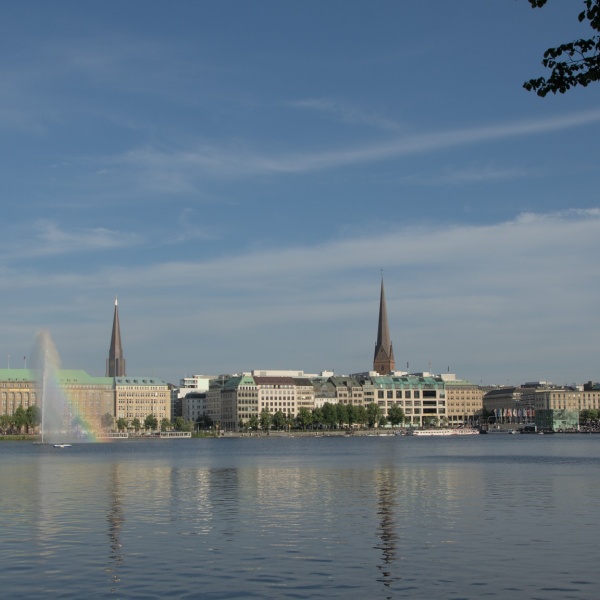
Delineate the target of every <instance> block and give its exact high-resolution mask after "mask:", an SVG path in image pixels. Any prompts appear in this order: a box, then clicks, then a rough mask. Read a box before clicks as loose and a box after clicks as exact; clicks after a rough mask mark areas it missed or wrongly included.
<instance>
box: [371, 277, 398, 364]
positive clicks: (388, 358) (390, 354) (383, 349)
mask: <svg viewBox="0 0 600 600" xmlns="http://www.w3.org/2000/svg"><path fill="white" fill-rule="evenodd" d="M395 366H396V363H395V361H394V348H393V347H392V342H391V341H390V328H389V325H388V317H387V306H386V303H385V289H384V287H383V277H381V295H380V297H379V325H378V327H377V344H375V356H374V358H373V371H376V372H377V373H379V374H380V375H387V374H388V373H391V372H392V371H393V370H394V368H395Z"/></svg>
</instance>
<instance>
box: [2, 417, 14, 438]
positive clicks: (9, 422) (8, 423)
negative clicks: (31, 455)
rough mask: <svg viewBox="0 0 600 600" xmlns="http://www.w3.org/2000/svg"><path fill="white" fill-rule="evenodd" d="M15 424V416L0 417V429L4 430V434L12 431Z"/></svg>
mask: <svg viewBox="0 0 600 600" xmlns="http://www.w3.org/2000/svg"><path fill="white" fill-rule="evenodd" d="M14 424H15V420H14V417H13V415H0V429H2V433H3V434H5V433H6V432H7V431H9V430H12V428H13V427H14Z"/></svg>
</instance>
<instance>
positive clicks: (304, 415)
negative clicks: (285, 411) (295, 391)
mask: <svg viewBox="0 0 600 600" xmlns="http://www.w3.org/2000/svg"><path fill="white" fill-rule="evenodd" d="M296 423H298V427H301V428H302V429H303V430H304V431H306V428H307V427H308V426H309V425H310V424H311V423H312V414H311V413H310V410H308V408H306V406H302V407H301V408H300V410H299V411H298V415H297V416H296Z"/></svg>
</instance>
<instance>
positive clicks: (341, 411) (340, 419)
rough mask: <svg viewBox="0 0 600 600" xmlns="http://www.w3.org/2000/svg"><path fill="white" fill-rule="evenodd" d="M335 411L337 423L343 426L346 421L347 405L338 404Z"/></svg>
mask: <svg viewBox="0 0 600 600" xmlns="http://www.w3.org/2000/svg"><path fill="white" fill-rule="evenodd" d="M350 406H352V405H350ZM336 413H337V423H338V425H339V426H340V427H343V426H344V424H345V423H347V422H348V407H347V406H346V405H345V404H338V405H337V406H336Z"/></svg>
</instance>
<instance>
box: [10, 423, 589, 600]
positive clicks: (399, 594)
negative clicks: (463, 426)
mask: <svg viewBox="0 0 600 600" xmlns="http://www.w3.org/2000/svg"><path fill="white" fill-rule="evenodd" d="M599 499H600V435H546V436H538V435H531V436H527V435H517V436H508V435H507V436H502V435H488V436H470V437H465V438H438V439H436V438H411V437H379V438H377V437H358V438H356V437H354V438H333V437H331V438H328V437H319V438H306V439H296V438H276V437H272V438H260V439H258V438H241V439H239V438H238V439H194V440H151V441H120V442H114V443H104V444H81V445H74V446H73V447H72V448H67V449H63V450H59V449H55V448H53V447H51V446H34V445H32V444H29V443H26V442H14V443H13V442H5V443H0V515H1V519H2V525H1V529H0V591H1V593H2V596H3V597H5V598H34V597H35V598H77V599H81V598H86V597H91V598H103V597H114V598H207V599H221V598H223V599H225V598H361V599H367V598H427V599H428V600H432V599H460V598H473V599H475V598H477V599H479V598H507V597H510V598H532V599H533V598H535V599H556V600H558V599H560V600H564V599H568V598H578V599H583V598H590V599H592V598H594V599H595V598H597V596H598V589H599V587H600V586H599V584H600V569H599V566H598V559H599V557H600V552H599V550H600V544H599V534H600V530H599V527H598V523H599V520H600V511H599V509H598V502H599Z"/></svg>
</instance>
